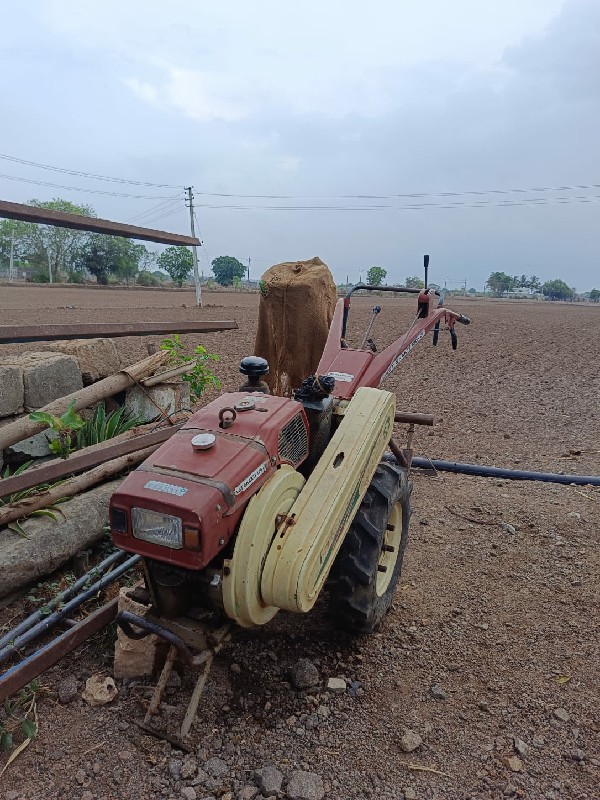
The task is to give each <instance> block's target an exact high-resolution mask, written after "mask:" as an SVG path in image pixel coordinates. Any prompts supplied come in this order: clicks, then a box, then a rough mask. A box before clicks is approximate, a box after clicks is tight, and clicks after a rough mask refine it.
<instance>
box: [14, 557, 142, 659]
mask: <svg viewBox="0 0 600 800" xmlns="http://www.w3.org/2000/svg"><path fill="white" fill-rule="evenodd" d="M140 560H141V557H140V556H131V558H128V559H127V561H125V562H124V563H123V564H119V566H118V567H117V568H116V569H115V570H113V571H112V572H110V573H109V574H108V575H105V576H104V577H103V578H101V579H100V580H99V581H97V582H96V583H94V584H93V585H92V586H90V588H89V589H87V590H86V591H85V592H82V593H81V594H79V595H77V596H76V597H74V598H73V599H72V600H69V602H68V603H65V605H64V606H63V607H62V608H61V610H60V611H55V612H54V613H53V614H50V615H49V616H47V617H45V618H44V619H43V620H41V621H40V622H38V623H37V624H36V625H34V626H33V627H31V628H29V630H28V631H26V632H25V633H23V634H21V636H17V637H16V639H15V640H14V641H13V642H11V644H9V645H7V646H5V647H3V648H2V649H1V650H0V664H1V663H2V662H3V661H6V659H7V658H9V656H11V655H13V653H16V652H17V650H19V648H21V647H23V646H24V645H26V644H28V643H29V642H32V641H33V640H34V639H37V638H38V637H40V636H41V635H42V634H44V633H46V631H48V630H49V629H50V628H52V627H53V626H54V625H56V623H57V622H60V621H61V620H62V619H64V618H65V617H68V616H69V615H70V613H71V612H72V611H74V610H75V609H76V608H79V606H81V605H82V604H83V603H85V601H86V600H89V599H90V598H91V597H93V596H94V595H95V594H97V593H98V592H100V591H101V590H102V589H104V588H106V587H107V586H108V585H109V584H111V583H113V582H114V581H116V580H117V578H120V577H121V575H123V574H124V573H125V572H128V571H129V570H130V569H132V568H133V567H134V566H135V565H136V564H137V563H138V562H139V561H140Z"/></svg>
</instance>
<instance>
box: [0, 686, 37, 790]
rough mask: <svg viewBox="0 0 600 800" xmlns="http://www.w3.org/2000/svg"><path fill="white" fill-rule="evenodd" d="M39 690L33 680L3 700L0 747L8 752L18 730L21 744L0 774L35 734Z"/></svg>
mask: <svg viewBox="0 0 600 800" xmlns="http://www.w3.org/2000/svg"><path fill="white" fill-rule="evenodd" d="M39 691H40V682H39V681H38V680H33V681H31V683H28V684H27V686H26V687H25V688H24V689H21V691H20V692H19V693H18V694H17V695H15V697H13V698H9V699H8V700H5V701H4V704H3V706H2V716H1V718H0V747H1V748H2V750H4V751H6V752H7V753H10V752H11V750H13V747H14V745H15V742H14V737H15V734H16V733H18V732H20V733H21V734H22V736H23V740H22V742H21V744H20V745H19V746H18V747H17V749H16V750H15V751H14V753H13V754H12V757H10V758H9V759H8V761H7V762H6V764H5V765H4V768H3V769H2V771H1V772H0V776H1V775H2V773H3V772H4V770H5V769H6V767H7V766H8V765H9V764H10V762H11V761H12V760H13V759H14V757H15V756H16V755H18V754H19V753H20V752H21V751H22V750H24V749H25V748H26V747H27V745H28V744H29V743H30V742H31V740H32V739H33V738H34V737H35V736H36V735H37V731H38V725H37V707H36V701H37V695H38V693H39Z"/></svg>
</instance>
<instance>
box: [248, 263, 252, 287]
mask: <svg viewBox="0 0 600 800" xmlns="http://www.w3.org/2000/svg"><path fill="white" fill-rule="evenodd" d="M251 260H252V259H251V258H250V256H248V286H250V261H251Z"/></svg>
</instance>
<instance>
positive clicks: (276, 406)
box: [111, 392, 308, 569]
mask: <svg viewBox="0 0 600 800" xmlns="http://www.w3.org/2000/svg"><path fill="white" fill-rule="evenodd" d="M248 396H251V397H252V399H253V400H254V401H255V406H256V408H255V409H254V410H251V411H243V412H238V413H237V416H236V419H235V421H234V423H233V425H232V426H231V427H229V428H226V429H224V428H221V427H219V412H220V411H221V410H222V409H224V408H233V407H234V406H235V405H236V404H238V403H240V401H241V400H243V399H244V398H246V397H248ZM258 409H262V410H258ZM298 417H300V421H298V419H297V418H298ZM300 422H301V425H302V428H303V429H304V430H305V431H306V444H307V448H306V449H307V450H308V425H307V424H306V418H305V415H304V411H303V409H302V406H301V404H300V403H297V402H295V401H294V400H288V399H287V398H282V397H273V396H270V395H263V394H260V395H258V394H254V395H248V394H246V393H243V394H242V393H238V392H235V393H229V394H224V395H222V396H221V397H219V398H218V399H217V400H215V401H213V402H212V403H210V404H209V405H207V406H206V407H205V408H203V409H201V410H200V411H198V412H197V413H196V414H194V415H193V416H192V417H191V418H190V419H189V421H188V422H187V423H186V424H185V426H184V427H183V428H180V429H179V431H177V432H175V433H174V434H173V436H172V437H171V438H170V439H169V440H168V441H167V442H165V444H163V445H161V447H160V448H158V450H156V451H155V452H154V453H153V454H152V455H151V456H150V457H149V458H147V459H146V461H144V462H143V463H142V464H140V466H139V467H138V468H137V469H136V470H134V471H133V472H132V473H130V475H129V476H128V477H127V478H126V479H125V480H124V481H123V483H122V485H121V486H120V487H119V489H118V491H117V492H115V494H114V495H113V497H112V498H111V509H113V508H114V509H120V510H122V511H124V512H125V513H126V514H127V518H128V530H127V532H126V533H123V532H119V531H117V530H115V529H114V528H113V530H112V536H113V540H114V542H115V544H116V545H117V546H118V547H120V548H122V549H124V550H127V551H129V552H134V553H140V554H141V555H143V556H147V557H150V558H155V559H158V560H161V561H167V562H170V563H174V564H178V565H180V566H182V567H186V568H188V569H202V568H203V567H205V566H206V565H207V564H208V563H209V562H210V561H212V559H213V558H214V557H215V556H216V555H217V553H218V552H219V551H220V550H221V549H222V548H223V547H224V546H225V545H226V543H227V542H228V541H229V539H230V537H231V536H232V535H233V533H234V531H235V528H236V526H237V524H238V522H239V519H240V516H241V514H242V512H243V510H244V508H245V506H246V504H247V503H248V501H249V499H250V498H251V497H252V495H253V494H254V493H255V492H256V491H258V489H259V488H260V486H262V484H263V483H264V482H265V481H266V480H267V479H268V478H269V477H270V475H271V474H272V473H273V472H274V470H275V469H276V468H277V467H278V465H279V464H280V463H282V461H286V462H287V463H293V465H294V466H297V465H298V464H299V463H301V461H303V460H304V458H305V457H306V453H305V454H304V456H302V457H301V458H300V459H299V460H298V459H297V460H296V461H291V460H290V459H289V458H286V453H285V452H282V448H281V443H280V432H281V431H282V430H285V428H286V425H289V424H292V425H300ZM204 432H209V433H213V434H214V435H215V438H216V441H215V444H214V446H213V447H212V448H211V449H210V450H205V451H195V450H194V449H193V448H192V439H193V438H194V436H196V435H197V434H198V433H204ZM135 507H138V508H146V509H150V510H151V511H157V512H162V513H165V514H170V515H172V516H177V517H179V518H180V519H181V520H182V523H183V526H184V527H186V526H187V527H191V528H195V529H199V530H200V536H201V548H200V550H199V551H191V550H186V549H181V550H177V549H172V548H168V547H163V546H160V545H156V544H151V543H149V542H145V541H143V540H140V539H137V538H135V537H134V536H133V535H132V531H131V513H130V512H131V509H132V508H135Z"/></svg>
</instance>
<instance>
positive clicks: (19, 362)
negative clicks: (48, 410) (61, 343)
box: [0, 352, 83, 411]
mask: <svg viewBox="0 0 600 800" xmlns="http://www.w3.org/2000/svg"><path fill="white" fill-rule="evenodd" d="M0 366H16V367H19V368H20V369H21V370H22V373H23V390H24V405H25V408H26V409H27V410H30V411H31V410H35V409H37V408H42V407H43V406H45V405H47V404H48V403H51V402H52V401H53V400H57V399H58V398H59V397H64V396H65V395H67V394H71V392H76V391H77V390H78V389H81V388H82V387H83V384H82V382H81V373H80V371H79V364H78V363H77V359H75V358H74V357H73V356H67V355H62V354H59V353H33V352H26V353H20V354H19V355H13V356H5V357H4V358H2V360H1V361H0Z"/></svg>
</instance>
